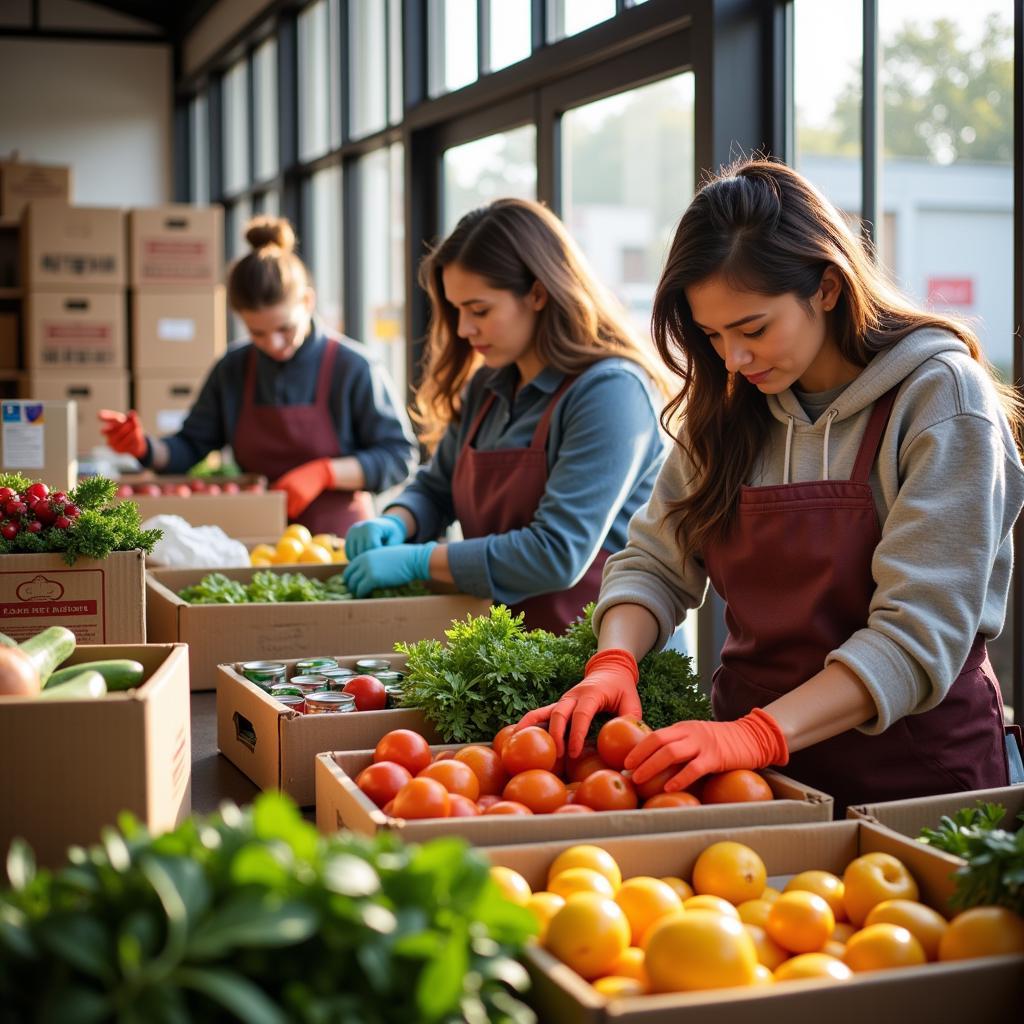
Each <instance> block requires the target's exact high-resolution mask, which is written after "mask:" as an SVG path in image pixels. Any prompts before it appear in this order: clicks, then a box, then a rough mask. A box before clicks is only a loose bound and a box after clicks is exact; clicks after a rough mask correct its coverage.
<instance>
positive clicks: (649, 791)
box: [633, 764, 682, 800]
mask: <svg viewBox="0 0 1024 1024" xmlns="http://www.w3.org/2000/svg"><path fill="white" fill-rule="evenodd" d="M681 771H682V765H678V764H677V765H673V766H672V767H671V768H665V769H664V770H663V771H660V772H658V774H657V775H652V776H651V777H650V778H649V779H648V780H647V781H646V782H641V783H639V784H638V783H636V782H633V785H634V786H636V792H637V796H639V797H640V799H641V800H650V799H651V797H652V796H656V795H657V794H658V793H664V792H665V783H666V782H668V780H669V779H671V778H672V776H673V775H678V774H679V773H680V772H681Z"/></svg>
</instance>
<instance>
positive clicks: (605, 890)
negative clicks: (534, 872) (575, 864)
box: [548, 868, 615, 900]
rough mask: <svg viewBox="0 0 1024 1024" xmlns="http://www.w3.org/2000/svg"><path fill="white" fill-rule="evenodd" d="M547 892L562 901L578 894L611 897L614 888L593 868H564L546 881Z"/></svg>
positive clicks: (613, 893)
mask: <svg viewBox="0 0 1024 1024" xmlns="http://www.w3.org/2000/svg"><path fill="white" fill-rule="evenodd" d="M548 892H553V893H555V894H556V895H558V896H561V897H562V899H563V900H567V899H569V898H570V897H571V896H575V895H576V893H579V892H596V893H598V894H599V895H601V896H608V897H613V896H614V895H615V887H614V886H613V885H612V883H611V882H609V881H608V879H607V878H606V877H605V876H604V875H602V874H601V873H600V872H599V871H595V870H594V869H593V868H566V869H565V870H564V871H559V872H558V874H557V875H555V876H554V877H553V878H550V879H548Z"/></svg>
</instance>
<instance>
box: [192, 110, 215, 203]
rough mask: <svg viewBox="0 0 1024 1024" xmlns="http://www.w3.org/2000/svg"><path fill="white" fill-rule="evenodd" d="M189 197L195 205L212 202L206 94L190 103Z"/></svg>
mask: <svg viewBox="0 0 1024 1024" xmlns="http://www.w3.org/2000/svg"><path fill="white" fill-rule="evenodd" d="M188 127H189V146H190V148H189V175H188V176H189V195H190V196H191V198H192V202H194V203H208V202H209V201H210V115H209V109H208V107H207V99H206V93H205V92H201V93H199V94H198V95H197V96H196V97H195V98H194V99H193V100H192V101H191V102H190V103H189V117H188Z"/></svg>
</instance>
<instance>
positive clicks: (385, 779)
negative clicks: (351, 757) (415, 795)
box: [356, 761, 412, 807]
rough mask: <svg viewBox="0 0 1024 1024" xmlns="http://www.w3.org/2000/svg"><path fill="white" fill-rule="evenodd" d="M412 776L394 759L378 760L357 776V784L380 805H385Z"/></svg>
mask: <svg viewBox="0 0 1024 1024" xmlns="http://www.w3.org/2000/svg"><path fill="white" fill-rule="evenodd" d="M411 778H412V776H411V775H410V774H409V772H408V771H407V770H406V769H405V768H403V767H402V766H401V765H400V764H395V763H394V761H378V762H376V763H375V764H371V765H367V766H366V767H365V768H364V769H363V770H362V771H361V772H360V773H359V774H358V775H357V776H356V785H357V786H358V787H359V788H360V789H361V790H362V791H363V792H364V793H365V794H366V795H367V796H368V797H369V798H370V799H371V800H372V801H373V802H374V803H375V804H376V805H377V806H378V807H384V806H385V804H387V803H388V802H389V801H391V800H393V799H394V798H395V794H396V793H397V792H398V791H399V790H400V789H401V788H402V787H403V786H404V785H405V784H406V783H407V782H408V781H409V780H410V779H411Z"/></svg>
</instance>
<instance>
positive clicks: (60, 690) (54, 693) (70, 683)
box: [39, 671, 107, 700]
mask: <svg viewBox="0 0 1024 1024" xmlns="http://www.w3.org/2000/svg"><path fill="white" fill-rule="evenodd" d="M106 692H107V684H106V681H105V680H104V678H103V676H101V675H100V674H99V672H91V671H90V672H79V673H78V675H76V676H73V677H72V678H71V679H68V680H67V681H66V682H64V683H61V685H60V686H56V687H54V688H53V689H52V690H43V692H42V693H40V694H39V699H40V700H85V699H90V698H96V697H102V696H104V694H106Z"/></svg>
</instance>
